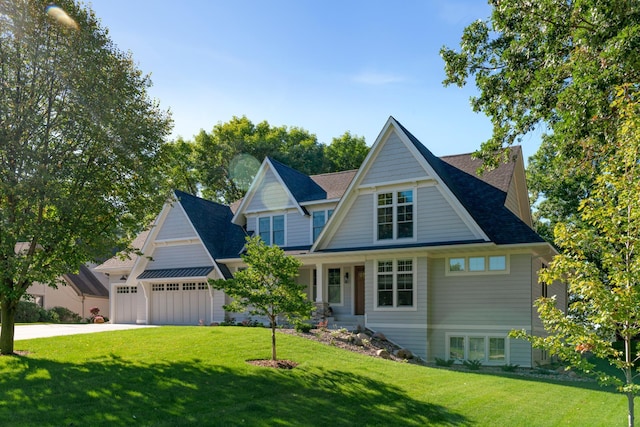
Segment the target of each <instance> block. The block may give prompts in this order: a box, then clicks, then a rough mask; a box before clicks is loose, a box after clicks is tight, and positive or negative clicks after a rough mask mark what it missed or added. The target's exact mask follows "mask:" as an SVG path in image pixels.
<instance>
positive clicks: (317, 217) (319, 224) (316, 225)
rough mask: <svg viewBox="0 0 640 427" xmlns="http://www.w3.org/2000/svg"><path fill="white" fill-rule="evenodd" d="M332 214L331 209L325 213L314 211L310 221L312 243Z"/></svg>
mask: <svg viewBox="0 0 640 427" xmlns="http://www.w3.org/2000/svg"><path fill="white" fill-rule="evenodd" d="M332 214H333V209H328V210H326V211H314V212H313V214H312V215H313V220H312V225H311V227H312V233H313V241H314V242H315V241H316V239H317V238H318V236H319V235H320V232H321V231H322V229H323V228H324V225H325V224H326V223H327V221H329V218H331V215H332Z"/></svg>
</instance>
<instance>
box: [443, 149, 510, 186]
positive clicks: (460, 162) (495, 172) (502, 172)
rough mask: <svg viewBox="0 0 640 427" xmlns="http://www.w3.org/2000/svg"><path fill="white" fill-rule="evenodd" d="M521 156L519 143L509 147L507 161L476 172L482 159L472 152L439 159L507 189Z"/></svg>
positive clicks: (480, 165) (488, 182)
mask: <svg viewBox="0 0 640 427" xmlns="http://www.w3.org/2000/svg"><path fill="white" fill-rule="evenodd" d="M521 156H522V148H521V147H520V146H519V145H516V146H513V147H511V152H510V153H509V160H510V161H508V162H500V164H499V165H498V167H496V168H495V169H491V170H488V171H484V172H482V173H481V174H478V170H479V169H480V168H481V167H482V160H481V159H476V158H474V157H473V153H467V154H456V155H452V156H442V157H440V160H442V161H444V162H447V163H448V164H450V165H451V166H453V167H455V168H458V169H460V170H461V171H463V172H466V173H468V174H469V175H472V176H475V177H477V178H479V179H481V180H482V181H484V182H486V183H487V184H489V185H491V186H493V187H496V188H497V189H499V190H501V191H504V192H505V193H506V192H508V191H509V186H510V184H511V180H512V179H513V174H514V170H515V168H516V161H517V160H518V159H519V158H520V157H521Z"/></svg>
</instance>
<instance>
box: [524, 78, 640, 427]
mask: <svg viewBox="0 0 640 427" xmlns="http://www.w3.org/2000/svg"><path fill="white" fill-rule="evenodd" d="M634 89H635V91H634ZM634 92H635V93H634ZM613 107H614V108H615V109H616V110H617V111H618V113H617V115H618V116H619V117H620V121H618V122H617V123H616V124H617V125H618V126H617V129H618V130H617V138H616V141H615V146H614V147H613V148H614V150H613V151H612V154H611V155H610V156H608V157H606V158H603V159H602V160H601V165H600V167H601V173H600V174H599V175H598V176H597V177H596V178H595V180H594V183H593V188H592V190H591V192H590V194H589V196H588V197H587V198H585V199H584V200H582V202H581V203H580V206H579V209H578V211H579V215H580V218H581V221H580V222H576V221H572V222H564V223H563V222H560V223H558V224H557V225H556V227H555V240H556V243H557V244H558V246H559V248H560V250H561V251H562V254H561V255H559V256H556V257H555V258H554V260H553V261H552V263H551V264H550V266H549V268H548V269H546V270H545V271H543V272H542V274H541V279H542V280H543V281H544V282H545V283H552V282H553V281H555V280H560V281H564V282H566V283H568V285H569V288H570V291H571V292H572V293H573V294H575V295H580V296H581V298H580V300H578V301H575V302H574V303H573V313H574V314H571V313H565V312H563V311H562V310H559V309H558V308H556V306H555V301H554V299H553V298H540V299H539V300H538V301H537V302H536V305H537V306H538V311H539V313H540V319H541V320H542V323H543V325H544V327H545V329H546V330H547V331H549V332H550V335H549V336H546V337H535V336H528V335H527V334H526V333H525V332H524V331H519V332H518V333H515V334H514V335H515V336H517V337H524V338H526V339H528V340H529V341H531V342H532V344H533V345H534V346H536V347H542V348H545V349H547V350H549V351H551V352H552V353H554V354H557V355H559V356H561V357H562V359H563V360H565V361H567V362H569V363H570V365H571V366H574V367H576V368H579V369H581V370H583V371H585V372H589V373H591V374H594V375H596V376H597V378H598V380H599V381H600V382H601V383H604V384H614V385H616V386H617V388H618V390H619V391H620V392H622V393H624V394H626V396H627V401H628V419H629V426H633V425H634V397H635V395H636V394H638V392H640V385H638V384H636V382H635V377H636V376H637V371H636V368H635V364H636V363H637V362H638V360H639V359H640V348H638V347H637V345H638V343H637V342H634V339H636V338H637V337H638V335H639V334H640V317H639V313H640V102H639V100H638V92H637V88H634V87H632V86H625V87H623V88H622V89H621V93H620V94H619V97H618V99H617V101H616V102H614V103H613ZM575 313H579V314H580V315H575ZM616 339H617V340H619V341H616ZM618 343H622V346H618ZM586 352H589V353H592V354H593V355H594V356H596V357H598V358H601V359H604V360H607V361H608V362H609V363H610V364H611V365H613V366H614V367H616V368H618V369H620V370H621V372H622V374H623V376H622V378H620V377H617V376H612V375H610V374H609V373H607V372H606V371H604V370H602V369H598V368H596V366H595V365H594V363H592V361H591V360H590V359H588V358H586V357H584V356H583V354H584V353H586Z"/></svg>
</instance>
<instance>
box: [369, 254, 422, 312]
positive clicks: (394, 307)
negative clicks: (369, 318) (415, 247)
mask: <svg viewBox="0 0 640 427" xmlns="http://www.w3.org/2000/svg"><path fill="white" fill-rule="evenodd" d="M406 260H411V275H412V279H413V283H412V286H413V289H412V290H413V300H412V304H411V305H403V306H398V274H399V272H398V261H406ZM380 261H391V263H392V271H391V276H392V278H393V285H392V289H391V290H392V298H393V305H391V306H383V307H380V306H378V274H379V272H378V263H379V262H380ZM417 270H418V258H417V257H413V258H411V257H409V258H402V257H399V258H394V257H389V258H385V257H381V258H379V259H375V260H374V261H373V272H372V273H373V311H380V312H385V311H386V312H406V311H418V304H417V301H418V271H417Z"/></svg>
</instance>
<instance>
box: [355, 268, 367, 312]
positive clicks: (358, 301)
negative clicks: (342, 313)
mask: <svg viewBox="0 0 640 427" xmlns="http://www.w3.org/2000/svg"><path fill="white" fill-rule="evenodd" d="M354 275H355V276H356V277H355V280H354V283H355V307H354V310H353V311H354V314H355V315H356V316H358V315H363V314H364V266H363V265H357V266H356V267H355V268H354Z"/></svg>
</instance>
